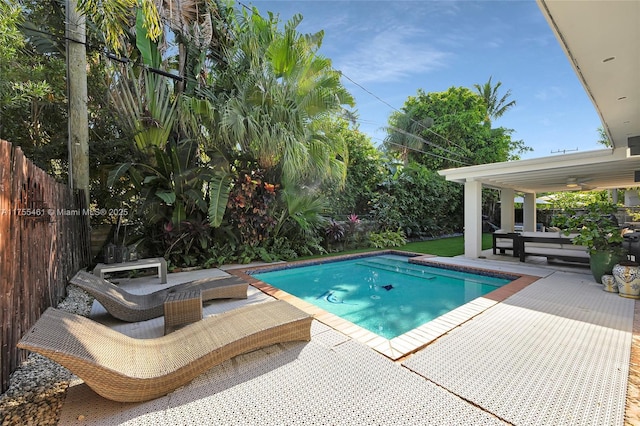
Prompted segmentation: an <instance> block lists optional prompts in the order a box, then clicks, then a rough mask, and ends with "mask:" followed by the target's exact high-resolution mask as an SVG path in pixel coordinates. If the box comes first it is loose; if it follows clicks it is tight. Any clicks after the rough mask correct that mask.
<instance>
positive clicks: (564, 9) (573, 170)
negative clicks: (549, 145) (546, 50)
mask: <svg viewBox="0 0 640 426" xmlns="http://www.w3.org/2000/svg"><path fill="white" fill-rule="evenodd" d="M537 3H538V6H539V8H540V10H541V12H542V14H543V16H544V17H545V19H546V20H547V22H548V23H549V26H550V27H551V29H552V30H553V32H554V33H555V35H556V38H557V39H558V42H559V43H560V46H561V47H562V49H563V50H564V52H565V54H566V55H567V59H568V60H569V62H570V63H571V65H572V67H573V69H574V71H575V72H576V76H577V77H578V79H579V80H580V82H581V83H582V85H583V87H584V89H585V91H586V93H587V95H588V96H589V98H590V99H591V101H592V102H593V105H594V107H595V109H596V111H597V112H598V115H599V116H600V118H601V120H602V126H603V128H604V129H605V132H606V134H607V135H608V137H609V140H610V141H611V143H612V149H603V150H597V151H587V152H579V153H571V154H565V155H559V156H551V157H542V158H535V159H528V160H520V161H511V162H503V163H493V164H483V165H478V166H470V167H462V168H457V169H448V170H442V171H440V172H439V173H440V174H441V175H442V176H445V177H446V179H447V180H449V181H454V182H459V183H462V184H464V185H465V219H464V220H465V255H466V256H468V257H477V256H479V255H480V252H481V232H482V222H481V219H480V218H481V208H482V196H481V193H482V188H483V187H489V188H496V189H500V190H501V201H502V217H501V219H502V227H503V228H505V229H509V228H511V229H512V228H513V213H512V212H508V211H506V210H508V209H509V208H511V209H512V208H513V197H514V193H515V192H516V191H517V192H523V193H524V194H525V197H524V200H525V202H524V213H525V230H534V229H535V223H536V218H535V215H536V213H535V197H536V193H540V192H559V191H571V190H593V189H610V188H629V187H636V186H640V79H639V78H638V75H640V2H639V1H594V2H586V1H556V0H553V1H552V0H537ZM576 142H578V143H579V141H576ZM636 175H638V176H637V177H636ZM505 223H506V227H505Z"/></svg>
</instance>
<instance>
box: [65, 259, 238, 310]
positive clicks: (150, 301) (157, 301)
mask: <svg viewBox="0 0 640 426" xmlns="http://www.w3.org/2000/svg"><path fill="white" fill-rule="evenodd" d="M70 282H71V284H74V285H77V286H78V287H80V288H81V289H83V290H84V291H86V292H87V293H89V294H90V295H92V296H93V297H95V299H96V300H97V301H98V302H100V304H101V305H102V306H104V308H105V309H106V310H107V312H109V313H110V314H111V315H113V316H114V317H115V318H118V319H119V320H122V321H128V322H138V321H146V320H149V319H152V318H157V317H160V316H162V315H163V314H164V301H165V299H166V298H167V296H168V295H169V294H171V293H177V292H184V291H192V290H200V292H201V294H202V300H203V301H207V300H213V299H246V298H247V288H248V286H249V284H248V283H247V282H245V281H244V280H242V279H241V278H239V277H235V276H231V277H227V278H204V279H200V280H196V281H190V282H187V283H184V284H178V285H176V286H173V287H169V288H165V289H163V290H158V291H156V292H153V293H150V294H143V295H139V294H131V293H128V292H126V291H124V290H123V289H121V288H120V287H118V286H117V285H115V284H113V283H111V282H109V281H107V280H105V279H104V278H100V277H98V276H95V275H92V274H90V273H89V272H85V271H79V272H78V273H77V274H76V275H75V276H74V277H73V278H71V280H70Z"/></svg>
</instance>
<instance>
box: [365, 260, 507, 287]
mask: <svg viewBox="0 0 640 426" xmlns="http://www.w3.org/2000/svg"><path fill="white" fill-rule="evenodd" d="M358 264H360V265H365V266H369V267H371V268H377V269H384V270H386V271H391V272H398V273H401V274H402V273H404V274H405V275H411V276H415V277H420V278H425V279H429V280H431V279H434V278H437V277H446V278H454V279H458V280H461V281H462V282H465V283H472V282H473V283H477V284H483V285H491V286H494V287H501V286H503V285H504V284H497V283H490V282H486V281H485V280H483V279H481V278H476V277H473V276H472V275H469V274H465V273H464V272H457V271H448V270H446V269H441V268H437V270H438V272H435V273H428V272H427V271H424V270H423V269H421V268H420V266H418V265H415V267H413V268H412V267H411V266H412V265H414V264H412V263H404V262H401V261H398V260H394V259H388V258H383V257H380V258H376V259H370V260H362V261H361V262H358ZM425 268H429V269H432V270H433V269H434V267H433V266H425ZM404 271H412V272H404Z"/></svg>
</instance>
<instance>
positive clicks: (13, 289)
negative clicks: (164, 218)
mask: <svg viewBox="0 0 640 426" xmlns="http://www.w3.org/2000/svg"><path fill="white" fill-rule="evenodd" d="M83 204H84V197H83V196H82V194H81V193H80V194H74V193H73V192H72V191H71V189H69V187H67V186H66V185H64V184H61V183H59V182H56V181H55V180H54V179H53V178H51V177H50V176H49V175H47V174H46V173H45V172H44V171H43V170H41V169H39V168H38V167H36V166H35V165H34V164H33V163H32V162H31V161H30V160H28V159H27V158H25V156H24V155H23V153H22V150H21V149H20V148H18V147H13V146H12V145H11V144H10V143H9V142H7V141H4V140H0V327H2V328H1V329H0V344H1V345H2V346H1V347H0V349H1V350H0V368H1V369H0V383H1V389H0V390H1V392H5V391H6V389H7V388H8V385H9V377H10V375H11V373H12V372H13V371H14V370H15V369H16V368H17V367H18V366H19V365H20V363H21V362H22V361H24V360H25V359H26V356H27V355H28V353H26V352H25V351H22V350H18V349H17V348H16V343H17V342H18V341H19V340H20V338H21V337H22V335H23V334H24V333H25V332H26V331H27V330H29V328H30V327H31V326H32V325H33V324H34V323H35V322H36V320H37V319H38V318H39V317H40V315H41V313H42V312H44V310H45V309H46V308H48V307H49V306H57V304H58V303H59V302H60V301H61V300H62V299H63V298H64V297H65V295H66V285H67V282H68V280H69V278H71V277H72V276H73V275H74V274H75V273H76V272H77V271H78V270H80V269H81V268H83V267H86V266H87V265H88V264H89V221H88V217H89V216H87V215H86V213H87V212H86V206H84V205H83Z"/></svg>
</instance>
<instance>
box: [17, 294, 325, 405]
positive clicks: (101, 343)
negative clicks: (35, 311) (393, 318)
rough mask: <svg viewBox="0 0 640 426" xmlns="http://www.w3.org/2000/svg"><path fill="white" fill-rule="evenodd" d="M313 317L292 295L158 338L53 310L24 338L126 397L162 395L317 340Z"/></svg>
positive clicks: (116, 397)
mask: <svg viewBox="0 0 640 426" xmlns="http://www.w3.org/2000/svg"><path fill="white" fill-rule="evenodd" d="M312 319H313V318H312V317H311V316H310V315H308V314H306V313H305V312H303V311H301V310H300V309H298V308H296V307H294V306H292V305H290V304H288V303H287V302H285V301H281V300H278V301H273V302H265V303H258V304H255V305H248V306H244V307H241V308H238V309H234V310H231V311H228V312H225V313H222V314H219V315H216V316H212V317H208V318H205V319H203V320H202V321H198V322H196V323H193V324H190V325H187V326H186V327H184V328H182V329H180V330H178V331H176V332H174V333H171V334H168V335H166V336H163V337H158V338H154V339H134V338H132V337H129V336H126V335H124V334H121V333H119V332H117V331H115V330H112V329H110V328H108V327H106V326H104V325H102V324H100V323H97V322H95V321H93V320H90V319H88V318H85V317H82V316H78V315H75V314H71V313H67V312H64V311H60V310H58V309H54V308H49V309H47V310H46V311H45V312H44V313H43V314H42V316H41V317H40V319H39V320H38V322H37V323H36V324H35V325H34V326H33V327H32V328H31V329H30V330H29V331H28V332H27V333H26V334H25V335H24V336H23V337H22V340H20V342H18V347H19V348H21V349H26V350H29V351H32V352H37V353H39V354H41V355H44V356H46V357H48V358H50V359H52V360H53V361H55V362H57V363H59V364H60V365H62V366H64V367H66V368H68V369H69V370H70V371H71V372H72V373H74V374H75V375H77V376H78V377H80V378H81V379H82V380H84V381H85V383H86V384H87V385H88V386H89V387H91V388H92V389H93V390H94V391H95V392H96V393H97V394H99V395H101V396H103V397H105V398H107V399H111V400H113V401H119V402H139V401H147V400H150V399H154V398H158V397H160V396H163V395H166V394H168V393H169V392H172V391H173V390H175V389H177V388H178V387H180V386H184V385H185V384H187V383H189V382H190V381H191V380H193V379H194V378H195V377H197V376H198V375H200V374H201V373H203V372H205V371H207V370H209V369H210V368H211V367H213V366H215V365H217V364H220V363H222V362H224V361H226V360H228V359H230V358H232V357H234V356H237V355H240V354H243V353H247V352H251V351H253V350H256V349H259V348H263V347H266V346H269V345H272V344H276V343H281V342H290V341H297V340H303V341H309V340H310V339H311V321H312Z"/></svg>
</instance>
